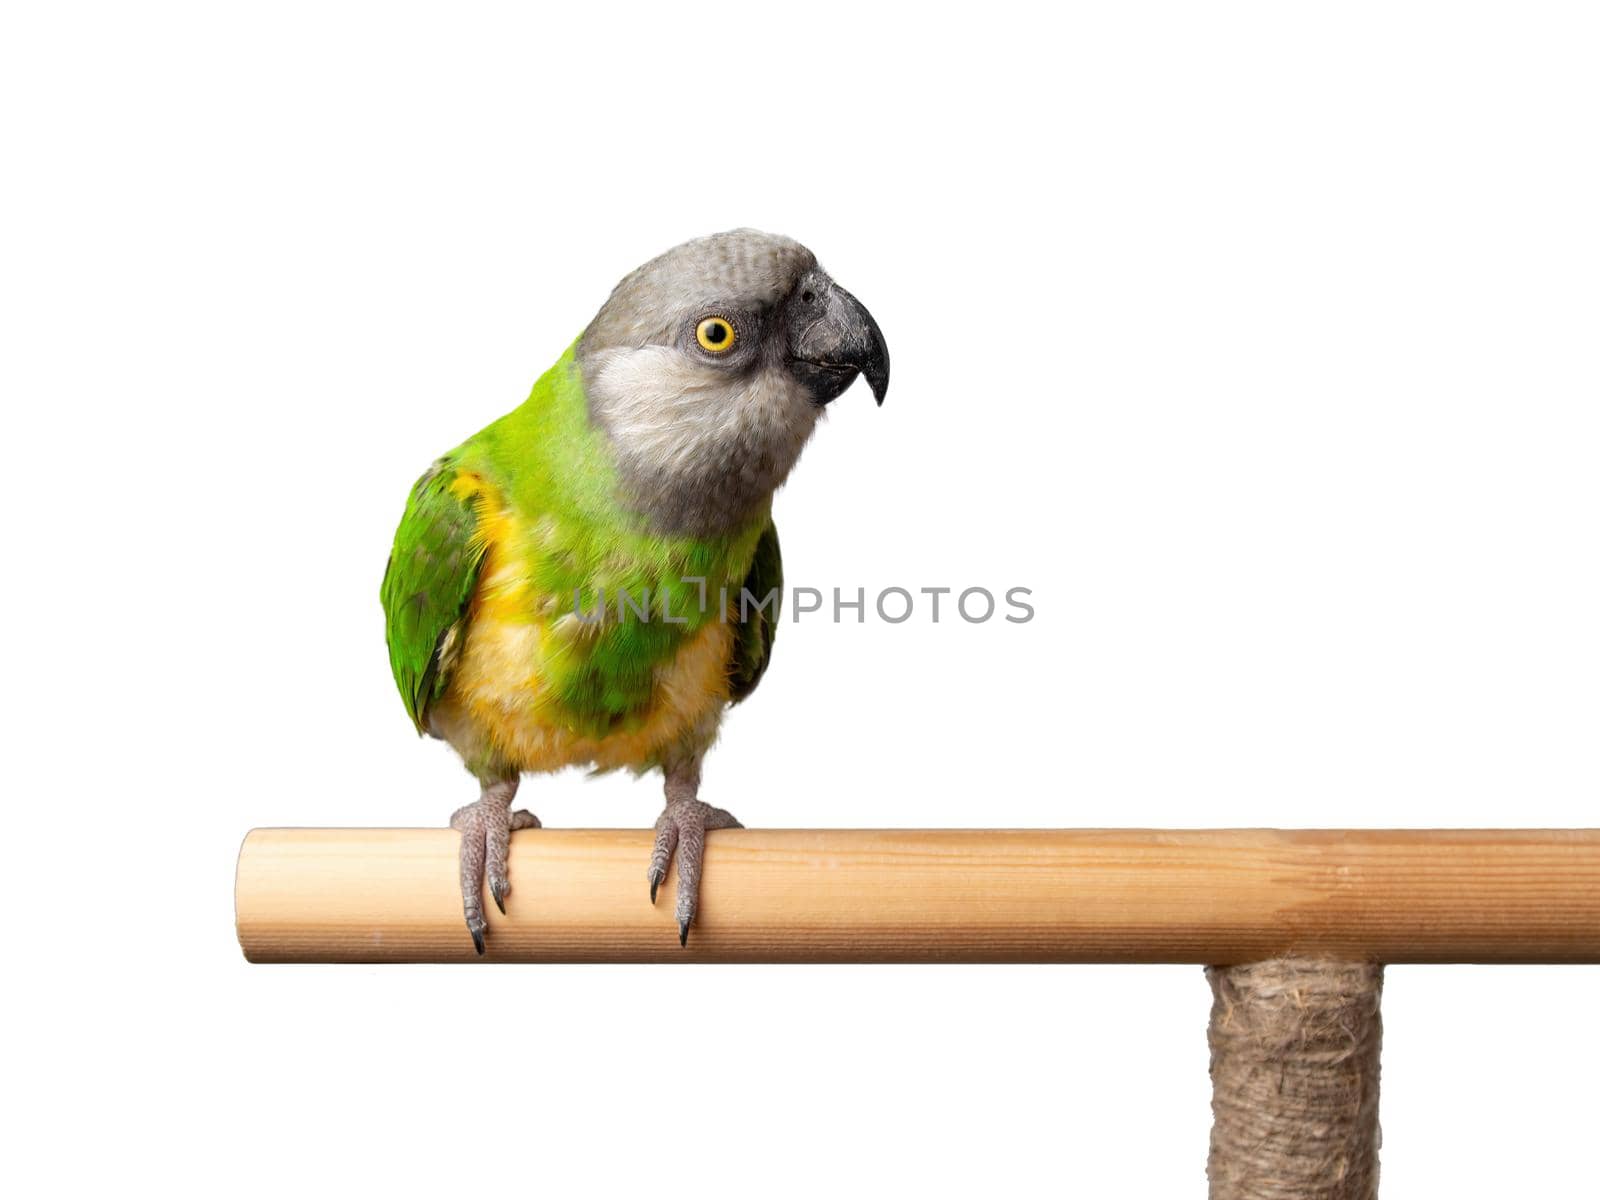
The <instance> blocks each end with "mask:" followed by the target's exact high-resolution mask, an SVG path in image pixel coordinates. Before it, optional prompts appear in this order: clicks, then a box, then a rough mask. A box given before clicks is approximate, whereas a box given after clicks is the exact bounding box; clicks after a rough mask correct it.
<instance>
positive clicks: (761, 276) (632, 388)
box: [578, 229, 889, 537]
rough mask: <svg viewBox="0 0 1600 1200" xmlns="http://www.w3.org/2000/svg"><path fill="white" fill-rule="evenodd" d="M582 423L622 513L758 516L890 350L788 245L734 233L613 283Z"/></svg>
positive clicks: (586, 377)
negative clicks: (603, 452)
mask: <svg viewBox="0 0 1600 1200" xmlns="http://www.w3.org/2000/svg"><path fill="white" fill-rule="evenodd" d="M578 366H579V369H580V371H581V372H582V374H583V381H584V388H585V392H586V394H587V396H588V405H589V416H590V419H591V420H592V421H593V422H594V423H595V425H596V426H597V427H598V428H600V429H601V430H603V431H604V432H605V434H606V436H607V438H608V440H609V441H610V444H611V447H612V452H613V455H614V457H615V460H616V465H617V472H618V476H619V479H620V482H621V487H622V491H623V495H622V497H621V499H622V501H623V502H624V503H625V504H627V505H628V506H629V507H631V508H633V509H634V510H635V511H636V512H638V513H639V514H640V515H641V516H642V517H644V518H645V520H646V521H647V522H648V523H649V525H650V526H651V527H653V528H654V529H656V530H658V531H660V532H662V533H674V534H688V535H691V536H699V537H708V536H715V535H718V534H724V533H730V532H733V531H734V530H737V529H739V528H741V527H743V526H745V525H746V524H747V523H748V522H750V521H751V520H752V519H753V518H755V517H756V516H757V515H759V514H761V513H764V512H765V511H766V510H767V507H768V505H769V504H770V502H771V499H772V493H773V492H774V491H775V490H777V488H778V487H779V486H780V485H781V484H782V483H783V481H784V480H785V479H786V478H788V475H789V472H790V470H791V469H792V468H793V467H794V464H795V462H796V461H797V460H798V459H799V457H800V451H801V450H802V449H804V447H805V444H806V441H807V439H808V438H810V436H811V431H812V430H813V429H814V428H815V427H816V423H817V420H818V418H819V417H820V416H821V415H822V412H823V408H824V406H825V405H826V404H827V403H828V402H829V401H830V400H833V399H834V398H835V397H837V396H838V395H840V394H841V393H842V392H843V391H844V390H845V389H846V388H847V387H849V386H850V384H851V383H852V382H854V380H855V378H856V376H857V375H858V374H860V375H865V376H866V378H867V382H868V383H869V384H870V385H871V387H872V391H873V393H874V395H876V396H877V398H878V401H879V403H882V401H883V395H884V392H885V391H886V390H887V389H888V386H889V352H888V349H887V347H886V346H885V345H884V342H883V334H882V333H881V331H880V330H879V329H878V326H877V323H876V322H875V321H874V320H873V319H872V316H871V314H870V313H868V312H867V310H866V309H865V308H863V307H862V306H861V304H860V302H858V301H857V300H856V299H855V297H854V296H852V295H850V293H849V292H847V291H845V290H844V289H843V288H841V287H840V286H839V285H838V284H836V283H834V282H833V280H832V279H831V278H829V276H828V274H827V272H825V271H823V270H822V268H820V267H819V266H817V260H816V257H815V256H814V255H813V254H812V253H811V251H809V250H807V249H806V248H805V247H804V246H802V245H800V244H799V243H798V242H793V241H790V240H789V239H788V238H785V237H778V236H776V235H774V234H768V233H758V232H756V231H755V230H749V229H740V230H735V231H734V232H732V233H722V234H716V235H714V236H712V237H707V238H699V239H697V240H695V241H692V242H686V243H684V244H683V245H681V246H678V247H676V248H674V249H672V250H669V251H667V252H666V253H665V254H663V255H661V256H660V257H659V258H655V259H652V260H651V261H650V262H648V263H646V264H645V265H644V266H642V267H640V268H639V269H638V270H637V271H634V272H633V273H632V274H631V275H629V276H628V277H627V278H625V279H624V280H623V281H622V282H621V283H619V284H618V285H617V286H616V289H615V290H614V291H613V292H612V293H611V298H610V299H609V300H607V301H606V303H605V306H604V307H603V308H601V310H600V312H599V313H598V314H597V315H596V316H595V318H594V320H593V321H591V322H590V324H589V327H588V328H587V329H586V330H584V332H583V336H582V337H581V338H580V339H579V341H578Z"/></svg>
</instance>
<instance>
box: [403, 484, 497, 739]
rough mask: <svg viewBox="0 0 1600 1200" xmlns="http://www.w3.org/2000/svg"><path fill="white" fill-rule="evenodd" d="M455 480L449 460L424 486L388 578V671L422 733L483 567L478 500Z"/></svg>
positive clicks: (410, 505)
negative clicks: (465, 493) (462, 492)
mask: <svg viewBox="0 0 1600 1200" xmlns="http://www.w3.org/2000/svg"><path fill="white" fill-rule="evenodd" d="M455 481H456V471H455V463H454V462H453V461H451V460H450V459H449V458H441V459H440V460H439V461H438V462H436V463H434V464H433V466H432V467H430V468H429V469H428V473H427V474H426V475H424V476H423V477H422V478H421V479H419V480H417V484H416V487H414V488H412V489H411V499H410V500H408V501H407V502H406V515H405V516H404V517H402V518H401V519H400V528H399V529H397V530H395V535H394V549H393V550H392V551H391V552H390V554H389V565H388V567H387V568H386V569H385V570H384V572H383V589H382V593H381V594H382V598H383V612H384V616H385V617H386V618H387V622H386V632H387V634H388V639H389V666H390V668H391V669H392V670H393V671H394V681H395V683H396V684H397V685H398V686H399V688H400V698H401V699H402V700H404V701H405V703H406V711H407V712H408V713H410V714H411V720H412V721H413V722H414V723H415V724H416V726H417V732H418V733H425V732H427V728H428V707H429V705H431V704H432V703H433V702H434V701H435V700H437V699H438V698H439V696H440V695H441V694H443V692H444V689H445V684H446V683H447V682H448V680H449V672H450V667H451V665H452V659H453V656H454V654H455V653H456V652H459V650H460V647H461V643H462V635H463V634H464V632H465V630H464V629H463V628H462V626H463V624H464V623H465V619H466V612H467V604H468V603H469V601H471V599H472V592H473V589H474V588H475V587H476V586H477V583H478V569H479V568H480V567H481V566H482V565H483V555H484V545H483V542H482V541H481V540H480V539H477V538H475V537H473V536H472V535H473V532H474V530H475V529H476V527H477V515H476V513H475V512H474V510H473V505H472V497H471V496H460V495H457V493H456V491H455V490H453V488H452V485H453V484H454V483H455Z"/></svg>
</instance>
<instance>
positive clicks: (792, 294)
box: [381, 229, 889, 956]
mask: <svg viewBox="0 0 1600 1200" xmlns="http://www.w3.org/2000/svg"><path fill="white" fill-rule="evenodd" d="M857 378H864V379H865V380H866V382H867V384H868V386H869V388H870V389H871V391H872V394H873V396H874V398H875V399H876V401H877V403H878V404H879V405H881V404H882V403H883V399H884V396H885V394H886V393H887V391H888V387H889V351H888V347H887V345H886V344H885V342H884V337H883V333H882V331H881V330H880V329H879V327H878V324H877V322H876V321H875V320H874V319H873V317H872V315H871V314H870V313H869V312H868V311H867V309H866V308H865V307H864V306H863V305H862V304H861V302H860V301H858V300H857V299H856V298H855V297H854V296H853V295H851V294H850V293H849V292H848V291H846V290H845V289H844V288H843V287H841V286H840V285H839V284H837V283H835V282H834V280H833V279H832V277H831V276H830V275H829V274H828V273H827V272H826V271H824V270H823V269H822V267H821V266H820V265H819V264H818V261H817V258H816V256H815V255H814V254H812V252H811V251H810V250H808V249H806V248H805V247H804V246H802V245H801V244H800V243H798V242H796V241H793V240H792V239H790V238H787V237H782V236H778V235H776V234H769V233H762V232H759V231H756V230H752V229H737V230H733V231H730V232H726V233H718V234H714V235H711V236H708V237H701V238H696V239H694V240H691V241H688V242H685V243H683V244H682V245H679V246H676V247H674V248H673V249H671V250H668V251H666V253H664V254H661V255H659V256H658V257H656V258H653V259H651V260H650V261H649V262H647V263H645V264H644V265H643V266H641V267H639V268H638V269H637V270H635V271H633V272H631V273H630V274H628V275H627V276H625V277H624V278H623V279H622V281H621V282H620V283H618V284H617V285H616V287H615V288H614V289H612V291H611V294H610V296H609V298H608V299H607V300H606V301H605V303H604V304H603V305H602V306H601V308H600V310H599V311H598V313H596V315H595V316H594V318H593V320H591V321H590V322H589V324H588V325H587V326H586V327H585V328H584V330H583V332H582V333H580V334H579V335H578V337H577V339H576V340H575V341H574V342H572V343H571V344H570V345H569V346H568V347H567V349H566V350H565V351H564V352H563V353H562V354H561V356H560V357H559V358H558V359H557V360H556V362H555V364H554V365H553V366H551V367H550V368H549V370H547V371H546V372H545V373H544V374H543V375H541V376H540V377H539V379H538V380H537V382H536V383H535V384H534V385H533V389H532V391H531V393H530V394H529V395H528V398H527V400H525V401H524V402H523V403H522V404H521V405H520V406H519V407H517V408H515V409H513V410H512V411H511V412H509V413H507V414H506V415H505V416H503V417H501V418H500V419H499V420H497V421H494V422H493V423H491V424H490V425H488V426H487V427H486V428H484V429H483V430H481V431H480V432H478V433H477V434H474V435H473V436H472V437H470V438H468V439H467V440H466V441H464V442H463V443H461V445H459V446H457V447H456V448H455V449H454V450H451V451H450V452H449V453H447V454H445V455H443V456H442V457H440V458H439V459H437V460H436V461H435V462H434V463H433V464H432V465H431V466H429V468H428V469H427V471H426V472H424V473H423V475H422V477H421V478H420V479H419V480H417V482H416V484H415V486H414V487H413V488H412V490H411V493H410V496H409V498H408V499H407V502H406V506H405V512H404V515H403V516H402V517H401V519H400V524H399V527H398V529H397V530H396V532H395V535H394V544H393V547H392V549H391V552H390V555H389V560H388V565H387V567H386V569H385V571H384V576H383V583H382V587H381V599H382V603H383V610H384V618H385V635H386V641H387V644H388V651H389V664H390V668H391V670H392V672H393V675H394V681H395V684H396V686H397V687H398V689H399V691H400V697H401V699H402V700H403V701H404V704H405V708H406V712H407V713H408V714H409V716H410V718H411V721H412V723H413V724H414V725H415V727H416V731H417V733H418V734H419V735H424V736H431V737H433V738H436V739H439V740H441V741H444V742H445V743H447V744H448V745H449V746H450V747H451V748H452V749H453V750H454V751H455V753H456V754H457V755H458V756H459V757H460V759H461V761H462V764H463V765H464V766H465V767H466V769H467V771H468V772H469V773H470V774H471V775H472V776H473V777H474V778H475V779H476V780H477V783H478V799H477V800H476V801H474V802H473V803H470V804H467V805H464V806H463V807H460V808H458V809H456V811H455V812H454V813H453V814H452V816H451V817H450V826H451V828H452V829H454V830H456V831H458V832H459V834H460V849H459V867H460V882H461V901H462V910H463V913H464V916H465V919H466V926H467V931H468V932H469V933H470V934H471V937H472V941H473V945H474V947H475V949H476V950H477V953H478V954H479V955H480V956H481V955H483V954H484V953H485V946H486V943H485V934H486V933H487V931H488V922H487V919H486V914H485V909H484V896H483V892H484V888H485V885H487V887H488V891H489V894H490V895H491V896H492V897H493V899H494V902H495V905H496V906H497V907H498V908H499V910H500V912H501V913H502V914H504V913H505V911H506V908H505V902H506V897H507V895H508V894H509V893H510V890H511V887H510V881H509V879H508V877H507V869H506V859H507V855H508V852H509V847H510V837H511V833H512V832H513V831H516V830H523V829H538V828H540V822H539V819H538V818H537V817H535V816H534V815H533V814H532V813H531V812H529V811H527V810H526V809H517V810H515V811H513V808H512V805H513V803H514V802H515V798H516V795H517V791H518V788H519V786H520V784H521V782H522V780H523V777H524V776H525V775H530V774H542V773H550V772H555V771H559V770H562V769H564V768H567V767H582V768H587V769H589V770H590V771H591V772H594V773H603V772H609V771H617V770H623V769H626V770H630V771H632V772H633V773H634V775H635V776H636V777H640V776H644V775H646V774H649V773H651V772H656V771H658V772H660V774H661V778H662V784H663V792H664V797H665V805H664V807H663V809H662V811H661V815H660V817H659V818H658V819H657V820H656V823H655V840H654V844H653V847H652V849H651V854H650V858H649V861H648V863H646V864H643V865H644V866H645V877H646V879H647V880H648V883H649V894H650V903H651V904H652V905H653V904H655V903H656V893H657V889H658V887H659V886H660V884H661V882H662V881H663V880H664V879H665V878H666V875H667V871H668V868H669V866H671V865H673V864H674V863H675V864H676V868H677V895H676V902H675V910H674V915H675V917H676V920H677V928H678V943H679V945H680V946H687V944H688V938H689V930H690V926H691V925H692V924H693V922H694V919H695V914H696V911H697V907H698V903H699V887H700V878H701V874H702V868H703V860H704V854H705V840H706V835H707V833H708V832H710V831H714V830H718V829H730V828H741V826H740V825H739V822H738V821H737V820H735V818H734V817H733V815H732V814H731V813H730V812H728V811H727V810H726V809H723V808H718V807H714V806H712V805H711V804H708V803H706V802H705V801H703V800H701V798H700V779H701V764H702V761H703V759H704V757H705V755H706V752H707V750H708V749H709V748H710V746H711V745H712V743H713V741H714V740H715V738H716V736H717V732H718V727H719V725H720V723H721V721H722V719H723V715H724V713H725V712H726V711H727V709H728V708H729V706H731V705H734V704H737V703H739V702H740V701H742V700H744V699H746V698H747V697H749V696H750V694H751V693H752V692H754V691H755V689H756V686H757V684H759V683H760V682H761V679H762V676H763V675H764V674H765V672H766V670H767V665H768V663H769V662H770V660H771V657H772V650H773V644H774V641H775V639H776V637H777V632H778V619H779V615H780V612H781V597H782V593H783V562H782V557H781V555H780V552H779V544H778V532H777V529H776V527H775V526H774V524H773V519H772V500H773V494H774V493H775V492H776V491H777V489H778V488H779V487H780V486H781V485H782V484H783V483H784V481H785V480H786V479H787V478H788V476H789V473H790V471H791V470H792V469H793V467H794V466H795V463H796V462H797V461H798V459H799V457H800V453H801V451H802V450H803V449H804V447H805V445H806V443H807V441H808V440H809V439H810V437H811V435H812V433H813V431H814V429H815V427H816V425H817V423H818V420H819V418H820V417H821V416H822V415H823V413H824V411H825V410H826V408H827V406H828V405H829V404H830V403H831V402H832V401H834V400H835V399H837V398H838V397H839V396H841V395H842V394H843V393H844V392H845V391H846V390H847V389H848V388H849V387H850V385H851V384H852V383H854V382H855V381H856V379H857Z"/></svg>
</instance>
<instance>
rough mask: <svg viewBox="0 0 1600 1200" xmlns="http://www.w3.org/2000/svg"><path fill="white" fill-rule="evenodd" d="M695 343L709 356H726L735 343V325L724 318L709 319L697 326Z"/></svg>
mask: <svg viewBox="0 0 1600 1200" xmlns="http://www.w3.org/2000/svg"><path fill="white" fill-rule="evenodd" d="M694 338H695V341H697V342H699V343H700V349H702V350H704V351H706V353H708V354H726V353H727V352H728V351H729V350H732V349H733V343H734V341H735V338H734V333H733V325H732V323H731V322H729V321H727V320H726V319H724V318H722V317H707V318H706V319H705V320H704V321H701V322H700V324H699V325H697V326H695V331H694Z"/></svg>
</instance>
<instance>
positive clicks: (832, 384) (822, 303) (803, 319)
mask: <svg viewBox="0 0 1600 1200" xmlns="http://www.w3.org/2000/svg"><path fill="white" fill-rule="evenodd" d="M787 309H788V311H787V314H786V319H787V321H788V325H789V353H788V366H789V370H790V372H791V373H792V374H793V375H794V377H795V378H796V379H798V380H800V382H801V383H803V384H804V385H805V387H806V389H807V390H808V391H809V392H810V393H811V398H812V399H813V400H814V401H816V403H818V404H826V403H828V401H830V400H833V399H834V398H836V397H838V396H839V395H841V394H842V393H843V392H844V390H845V389H846V388H847V387H849V386H850V385H851V384H852V383H854V382H855V380H856V376H857V375H865V376H866V377H867V386H868V387H870V388H871V389H872V395H873V397H874V398H875V399H876V400H877V401H878V403H879V404H882V403H883V397H884V395H885V394H886V393H887V392H888V391H889V347H888V346H887V345H885V344H884V340H883V330H881V329H879V328H878V323H877V322H876V321H874V320H873V319H872V314H871V313H869V312H868V311H867V310H866V308H865V307H864V306H863V305H862V303H861V301H859V300H857V299H856V298H855V297H854V296H852V295H851V294H850V293H849V292H847V291H845V290H844V289H843V288H842V287H840V286H839V285H838V284H837V283H835V282H834V281H833V280H832V279H830V278H828V275H827V273H826V272H824V271H822V270H820V269H818V270H814V271H808V272H807V273H806V275H805V277H804V278H802V279H801V280H800V282H799V284H798V285H797V286H796V287H795V290H794V294H793V295H792V296H790V298H789V303H788V306H787Z"/></svg>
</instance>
